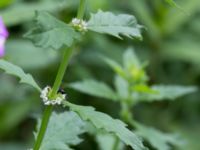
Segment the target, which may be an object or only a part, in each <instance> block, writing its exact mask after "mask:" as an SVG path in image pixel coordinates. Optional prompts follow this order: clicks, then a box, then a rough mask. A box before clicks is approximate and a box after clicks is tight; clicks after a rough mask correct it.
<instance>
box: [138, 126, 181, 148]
mask: <svg viewBox="0 0 200 150" xmlns="http://www.w3.org/2000/svg"><path fill="white" fill-rule="evenodd" d="M136 133H137V134H138V135H139V136H141V137H143V138H144V139H145V140H147V141H148V142H149V143H150V144H151V145H152V146H153V147H154V148H156V149H157V150H171V146H170V145H173V146H180V145H182V144H184V141H183V140H182V139H181V138H180V137H179V136H178V135H177V134H169V133H162V132H161V131H159V130H157V129H155V128H151V127H146V126H144V125H142V124H139V123H137V124H136Z"/></svg>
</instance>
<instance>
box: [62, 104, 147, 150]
mask: <svg viewBox="0 0 200 150" xmlns="http://www.w3.org/2000/svg"><path fill="white" fill-rule="evenodd" d="M64 105H65V106H69V107H70V109H71V110H72V111H74V112H76V113H78V114H79V116H80V117H81V118H82V119H83V120H85V121H89V122H91V123H92V124H93V125H94V126H95V127H96V128H97V129H103V130H104V131H106V132H108V133H113V134H115V135H116V136H117V137H118V138H119V139H120V140H121V141H122V142H124V143H125V144H126V145H129V146H131V147H132V148H133V149H134V150H146V148H145V147H144V145H143V144H142V141H141V140H140V139H139V138H138V137H137V136H136V135H135V134H134V133H133V132H131V131H130V130H129V129H128V128H126V126H127V125H126V124H125V123H123V122H122V121H120V120H118V119H113V118H111V117H110V116H109V115H107V114H104V113H102V112H98V111H95V109H94V108H93V107H88V106H79V105H74V104H71V103H69V102H64Z"/></svg>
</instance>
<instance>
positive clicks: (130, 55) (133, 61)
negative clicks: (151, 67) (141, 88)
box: [123, 48, 141, 69]
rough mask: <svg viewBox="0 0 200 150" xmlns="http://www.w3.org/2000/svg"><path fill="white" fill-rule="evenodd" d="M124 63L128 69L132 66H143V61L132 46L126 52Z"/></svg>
mask: <svg viewBox="0 0 200 150" xmlns="http://www.w3.org/2000/svg"><path fill="white" fill-rule="evenodd" d="M123 65H124V67H125V68H126V69H130V68H131V67H132V66H136V67H137V68H140V67H141V62H140V60H139V59H138V57H137V55H136V54H135V52H134V50H133V49H132V48H128V49H127V50H126V51H125V52H124V54H123Z"/></svg>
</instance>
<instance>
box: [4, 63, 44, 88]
mask: <svg viewBox="0 0 200 150" xmlns="http://www.w3.org/2000/svg"><path fill="white" fill-rule="evenodd" d="M0 69H3V70H4V71H5V72H6V73H8V74H11V75H14V76H17V77H19V78H20V82H21V83H26V84H29V85H31V86H33V87H34V88H36V89H37V90H38V91H41V89H40V87H39V86H38V85H37V83H36V82H35V81H34V79H33V77H32V76H31V75H30V74H26V73H25V72H24V71H23V70H22V69H21V68H20V67H18V66H16V65H14V64H11V63H9V62H7V61H5V60H0Z"/></svg>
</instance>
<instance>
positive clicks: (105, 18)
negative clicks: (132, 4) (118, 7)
mask: <svg viewBox="0 0 200 150" xmlns="http://www.w3.org/2000/svg"><path fill="white" fill-rule="evenodd" d="M88 29H89V30H92V31H95V32H99V33H104V34H109V35H112V36H115V37H117V38H120V39H121V38H122V37H121V36H120V35H124V36H127V37H129V38H132V37H134V38H139V39H141V38H142V36H141V33H140V29H141V26H140V25H138V23H137V20H136V19H135V17H134V16H132V15H127V14H120V15H114V14H112V13H111V12H103V11H101V10H99V11H98V12H97V13H96V14H92V15H91V18H90V20H89V21H88Z"/></svg>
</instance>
